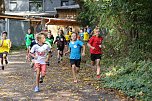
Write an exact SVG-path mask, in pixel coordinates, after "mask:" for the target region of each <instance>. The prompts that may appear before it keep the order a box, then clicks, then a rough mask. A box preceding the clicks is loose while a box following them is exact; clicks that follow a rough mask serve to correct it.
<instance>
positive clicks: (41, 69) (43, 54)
mask: <svg viewBox="0 0 152 101" xmlns="http://www.w3.org/2000/svg"><path fill="white" fill-rule="evenodd" d="M45 37H46V36H45V34H44V33H43V32H41V33H38V35H37V41H38V43H37V44H35V45H34V46H33V47H32V48H31V50H30V55H31V56H32V57H34V59H35V61H34V62H35V64H34V69H35V72H36V86H35V89H34V91H35V92H39V91H40V89H39V82H40V74H41V81H42V82H43V79H44V77H45V75H46V66H47V65H46V63H47V62H48V61H49V58H50V54H51V49H50V47H49V46H48V45H47V44H45Z"/></svg>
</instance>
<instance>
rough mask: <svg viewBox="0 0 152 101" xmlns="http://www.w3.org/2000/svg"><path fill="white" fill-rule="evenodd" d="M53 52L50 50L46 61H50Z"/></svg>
mask: <svg viewBox="0 0 152 101" xmlns="http://www.w3.org/2000/svg"><path fill="white" fill-rule="evenodd" d="M51 53H52V52H51V51H49V52H48V55H47V58H46V60H45V62H49V59H50V58H51Z"/></svg>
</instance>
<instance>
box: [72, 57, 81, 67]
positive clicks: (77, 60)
mask: <svg viewBox="0 0 152 101" xmlns="http://www.w3.org/2000/svg"><path fill="white" fill-rule="evenodd" d="M80 62H81V59H70V63H71V67H72V65H73V64H75V65H76V67H80Z"/></svg>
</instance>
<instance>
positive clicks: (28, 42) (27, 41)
mask: <svg viewBox="0 0 152 101" xmlns="http://www.w3.org/2000/svg"><path fill="white" fill-rule="evenodd" d="M33 40H34V34H33V33H32V30H31V28H29V29H28V31H27V34H26V35H25V44H26V48H27V55H26V58H27V57H29V56H28V55H29V52H30V46H31V43H32V41H33Z"/></svg>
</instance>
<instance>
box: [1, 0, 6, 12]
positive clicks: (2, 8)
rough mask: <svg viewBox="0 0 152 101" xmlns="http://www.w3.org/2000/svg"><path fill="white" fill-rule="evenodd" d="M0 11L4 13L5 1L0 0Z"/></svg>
mask: <svg viewBox="0 0 152 101" xmlns="http://www.w3.org/2000/svg"><path fill="white" fill-rule="evenodd" d="M0 13H5V2H4V0H0Z"/></svg>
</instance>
